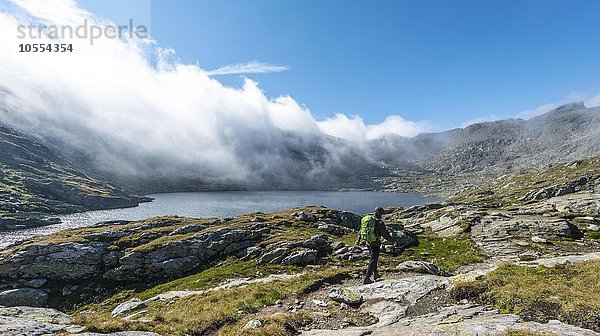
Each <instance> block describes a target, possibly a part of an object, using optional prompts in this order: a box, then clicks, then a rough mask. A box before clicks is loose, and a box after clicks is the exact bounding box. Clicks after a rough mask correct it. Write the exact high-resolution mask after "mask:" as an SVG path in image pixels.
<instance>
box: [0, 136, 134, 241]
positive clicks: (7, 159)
mask: <svg viewBox="0 0 600 336" xmlns="http://www.w3.org/2000/svg"><path fill="white" fill-rule="evenodd" d="M0 167H1V171H0V229H13V228H22V227H31V226H39V225H44V224H50V223H55V222H57V220H56V219H53V218H52V215H56V214H65V213H73V212H79V211H86V210H97V209H109V208H120V207H130V206H135V205H137V204H139V202H141V201H144V200H145V199H144V198H141V197H138V196H134V195H130V194H128V193H127V192H125V191H123V190H120V189H118V188H115V187H113V186H111V185H108V184H106V183H103V182H101V181H98V180H95V179H93V178H90V177H88V176H87V175H85V174H84V173H82V172H81V171H78V170H77V169H75V168H73V165H72V164H71V163H70V162H69V161H67V160H66V159H64V158H63V157H61V156H59V155H57V154H56V153H54V152H53V151H51V150H50V149H48V148H47V147H45V146H44V145H42V144H40V143H39V142H37V141H36V140H34V139H32V138H30V137H27V136H25V135H23V134H20V133H18V132H17V131H15V130H13V129H11V128H8V127H5V126H2V125H0Z"/></svg>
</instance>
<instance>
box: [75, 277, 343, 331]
mask: <svg viewBox="0 0 600 336" xmlns="http://www.w3.org/2000/svg"><path fill="white" fill-rule="evenodd" d="M341 273H344V271H343V270H335V269H326V270H320V271H313V272H310V273H307V274H304V275H302V276H299V277H297V278H294V279H290V280H282V281H274V282H270V283H253V284H250V285H248V286H245V287H237V288H230V289H224V290H219V291H214V292H208V293H205V294H204V295H195V296H190V297H186V298H182V299H179V300H175V301H171V302H169V303H165V302H149V303H148V305H147V307H146V308H145V309H146V310H147V312H146V313H144V315H143V319H144V320H143V322H142V321H127V320H124V319H119V318H112V317H111V316H110V312H109V310H107V309H106V306H103V305H89V306H87V307H85V308H84V310H82V311H80V312H78V313H77V314H75V316H74V322H75V323H77V324H81V325H84V326H86V327H87V329H88V330H90V331H99V332H114V331H119V330H149V331H155V332H158V333H160V334H164V335H184V334H195V335H201V334H204V333H206V332H207V331H209V330H216V329H218V328H219V327H220V326H222V325H223V324H225V323H230V322H235V321H238V320H240V319H242V318H243V317H244V316H247V315H248V314H251V313H256V312H258V311H259V310H260V309H262V308H264V307H266V306H269V305H272V304H274V303H275V302H276V301H277V300H280V299H284V298H286V297H288V296H291V295H295V294H298V293H300V292H302V291H304V290H306V289H307V288H308V287H309V286H311V285H313V284H315V283H316V282H319V281H322V280H324V279H327V278H332V277H335V276H337V275H339V274H341ZM275 334H277V333H275Z"/></svg>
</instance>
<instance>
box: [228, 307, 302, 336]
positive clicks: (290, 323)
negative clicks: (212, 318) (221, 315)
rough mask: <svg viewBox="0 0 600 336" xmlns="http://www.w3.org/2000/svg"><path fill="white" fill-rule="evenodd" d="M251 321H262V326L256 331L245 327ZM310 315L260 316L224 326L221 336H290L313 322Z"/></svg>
mask: <svg viewBox="0 0 600 336" xmlns="http://www.w3.org/2000/svg"><path fill="white" fill-rule="evenodd" d="M251 320H258V321H260V323H261V325H260V327H258V328H257V329H256V330H254V329H250V328H247V329H246V330H242V329H243V328H244V326H245V325H246V324H247V323H248V322H249V321H251ZM311 320H312V319H311V316H310V313H308V312H307V311H304V310H301V311H299V312H297V313H291V314H284V313H276V314H273V315H260V316H255V317H254V318H251V319H250V318H248V319H243V320H240V321H238V322H237V323H235V324H230V325H226V326H224V327H223V328H222V329H221V330H219V335H221V336H288V335H294V334H296V333H297V330H298V329H300V327H302V326H305V325H307V324H309V323H310V322H311Z"/></svg>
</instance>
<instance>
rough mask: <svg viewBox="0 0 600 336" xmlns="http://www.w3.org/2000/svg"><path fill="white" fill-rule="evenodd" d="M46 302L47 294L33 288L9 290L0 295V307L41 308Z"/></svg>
mask: <svg viewBox="0 0 600 336" xmlns="http://www.w3.org/2000/svg"><path fill="white" fill-rule="evenodd" d="M47 302H48V293H46V292H45V291H43V290H41V289H35V288H17V289H10V290H6V291H3V292H1V293H0V306H7V307H15V306H28V307H43V306H45V305H46V303H47Z"/></svg>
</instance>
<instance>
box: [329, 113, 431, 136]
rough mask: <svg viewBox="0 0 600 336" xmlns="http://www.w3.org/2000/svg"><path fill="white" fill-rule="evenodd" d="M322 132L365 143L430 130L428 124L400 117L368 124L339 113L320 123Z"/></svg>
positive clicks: (390, 117) (355, 117) (413, 134)
mask: <svg viewBox="0 0 600 336" xmlns="http://www.w3.org/2000/svg"><path fill="white" fill-rule="evenodd" d="M318 125H319V129H321V132H323V133H325V134H328V135H331V136H334V137H338V138H342V139H347V140H352V141H365V140H372V139H376V138H378V137H381V136H382V135H385V134H396V135H400V136H405V137H413V136H415V135H417V134H419V133H422V132H425V131H426V130H428V129H429V128H430V126H429V124H428V123H426V122H413V121H409V120H406V119H404V118H402V117H400V116H398V115H390V116H388V117H387V118H386V119H385V120H384V121H383V122H381V123H379V124H366V123H365V122H364V120H363V119H362V118H361V117H359V116H353V117H352V118H349V117H348V116H346V115H345V114H341V113H338V114H336V115H335V117H333V118H328V119H325V120H324V121H320V122H318Z"/></svg>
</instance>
